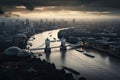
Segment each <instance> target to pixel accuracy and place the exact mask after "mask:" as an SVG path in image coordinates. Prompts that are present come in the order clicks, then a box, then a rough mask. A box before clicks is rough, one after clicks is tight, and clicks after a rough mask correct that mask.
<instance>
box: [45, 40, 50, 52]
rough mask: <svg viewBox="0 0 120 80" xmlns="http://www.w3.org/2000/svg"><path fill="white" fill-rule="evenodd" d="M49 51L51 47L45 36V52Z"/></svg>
mask: <svg viewBox="0 0 120 80" xmlns="http://www.w3.org/2000/svg"><path fill="white" fill-rule="evenodd" d="M50 52H51V48H50V40H49V39H48V38H47V39H46V40H45V53H50Z"/></svg>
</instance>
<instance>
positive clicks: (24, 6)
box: [0, 0, 120, 18]
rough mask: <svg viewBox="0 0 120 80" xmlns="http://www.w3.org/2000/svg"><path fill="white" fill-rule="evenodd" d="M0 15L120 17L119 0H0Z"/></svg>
mask: <svg viewBox="0 0 120 80" xmlns="http://www.w3.org/2000/svg"><path fill="white" fill-rule="evenodd" d="M26 13H27V14H28V15H25V14H26ZM48 13H49V15H48ZM56 14H58V15H59V16H58V15H56ZM0 15H1V16H4V15H5V16H7V17H9V15H14V16H17V17H20V16H23V17H30V16H31V17H32V16H39V17H40V16H45V17H51V16H54V17H69V16H73V17H83V16H84V17H85V18H87V17H88V18H90V17H94V18H95V17H100V16H102V17H105V16H106V17H120V0H0ZM47 15H48V16H47Z"/></svg>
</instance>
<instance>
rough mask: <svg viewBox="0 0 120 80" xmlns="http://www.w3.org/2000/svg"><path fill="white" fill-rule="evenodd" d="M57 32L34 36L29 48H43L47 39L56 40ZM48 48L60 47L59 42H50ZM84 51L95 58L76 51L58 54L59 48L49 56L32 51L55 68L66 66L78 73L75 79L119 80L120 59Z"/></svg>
mask: <svg viewBox="0 0 120 80" xmlns="http://www.w3.org/2000/svg"><path fill="white" fill-rule="evenodd" d="M58 31H59V29H58V30H51V31H46V32H43V33H40V34H36V35H34V37H35V40H33V41H29V42H31V43H32V44H33V45H32V46H31V47H30V48H31V49H32V48H44V47H45V45H44V43H45V39H46V38H49V39H50V40H54V38H56V39H58V38H57V33H58ZM50 35H52V36H50ZM50 46H51V47H55V46H60V42H51V44H50ZM84 50H85V51H86V52H87V53H89V54H91V55H94V56H95V58H91V57H88V56H85V55H83V53H82V52H78V51H76V50H67V51H66V52H60V49H59V48H58V49H52V52H51V54H50V55H46V54H45V53H44V50H37V51H34V53H35V54H36V56H37V55H38V54H39V53H40V54H42V56H38V57H40V58H41V59H45V60H47V61H49V62H51V63H55V65H56V66H57V68H61V67H62V66H66V67H69V68H72V69H74V70H76V71H78V72H80V76H75V78H76V79H78V78H79V77H81V76H84V77H86V78H87V80H120V59H116V58H115V57H111V56H108V55H107V54H105V53H101V52H98V51H95V50H92V49H87V50H86V49H84Z"/></svg>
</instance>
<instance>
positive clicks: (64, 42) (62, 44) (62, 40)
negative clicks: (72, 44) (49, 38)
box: [60, 37, 66, 50]
mask: <svg viewBox="0 0 120 80" xmlns="http://www.w3.org/2000/svg"><path fill="white" fill-rule="evenodd" d="M60 50H66V39H65V38H64V37H63V38H61V45H60Z"/></svg>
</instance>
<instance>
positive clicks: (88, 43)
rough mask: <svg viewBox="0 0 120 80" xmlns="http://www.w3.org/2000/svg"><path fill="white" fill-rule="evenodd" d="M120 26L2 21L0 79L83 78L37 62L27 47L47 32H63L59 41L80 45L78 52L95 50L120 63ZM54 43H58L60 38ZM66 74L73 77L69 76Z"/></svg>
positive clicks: (110, 23)
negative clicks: (37, 35)
mask: <svg viewBox="0 0 120 80" xmlns="http://www.w3.org/2000/svg"><path fill="white" fill-rule="evenodd" d="M119 26H120V22H119V20H114V21H112V20H99V21H89V20H88V21H87V20H86V21H82V20H77V19H71V20H65V19H60V20H56V19H52V20H49V19H40V20H30V19H25V20H20V19H15V20H1V21H0V30H1V31H0V44H1V45H0V62H1V64H0V70H1V72H0V79H4V80H18V79H21V80H28V79H29V80H38V79H41V80H48V79H50V80H51V79H53V80H74V77H73V74H75V75H79V74H80V73H79V72H77V71H75V70H74V69H71V68H68V67H63V68H62V69H57V68H56V66H55V64H54V63H50V62H49V61H48V62H47V61H46V60H45V59H43V60H41V59H40V58H37V57H36V56H35V54H34V52H31V51H30V50H29V48H30V47H29V48H28V47H27V45H30V46H32V45H33V44H32V43H29V39H31V38H32V40H35V39H36V38H37V37H34V35H36V34H39V33H43V32H45V31H51V30H56V29H63V30H60V31H59V32H58V38H59V39H61V38H63V37H64V38H65V39H66V41H67V42H68V43H70V44H75V45H76V44H79V46H77V47H75V50H76V51H78V52H84V51H83V50H81V48H84V49H94V50H98V51H99V52H104V53H105V54H107V55H108V56H113V57H115V58H117V59H119V57H120V54H119V50H120V38H119V37H120V32H119V30H120V27H119ZM64 28H67V29H64ZM51 33H52V32H50V33H48V34H49V36H50V37H52V35H50V34H51ZM53 39H54V40H56V38H53ZM51 54H52V52H51ZM64 54H65V53H64ZM85 54H86V53H85ZM98 54H100V53H98ZM46 55H48V54H46ZM86 55H87V56H88V57H91V58H93V57H95V56H92V55H89V54H86ZM41 70H42V71H41ZM66 70H68V71H70V73H66ZM56 73H57V74H56ZM12 75H15V76H16V77H15V76H12ZM79 80H86V78H85V77H82V76H81V77H79ZM88 80H89V79H88Z"/></svg>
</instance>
